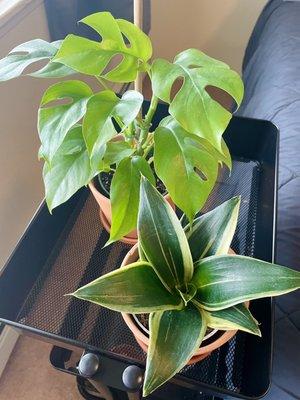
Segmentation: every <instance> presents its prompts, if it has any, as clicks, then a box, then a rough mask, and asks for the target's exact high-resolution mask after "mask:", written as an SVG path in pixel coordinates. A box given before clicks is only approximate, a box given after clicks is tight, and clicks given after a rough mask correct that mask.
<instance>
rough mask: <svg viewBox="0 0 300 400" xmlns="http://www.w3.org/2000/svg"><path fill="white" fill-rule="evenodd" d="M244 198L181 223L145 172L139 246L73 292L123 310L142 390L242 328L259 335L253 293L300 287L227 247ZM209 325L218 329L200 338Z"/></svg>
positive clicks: (296, 277) (296, 279)
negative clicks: (142, 358)
mask: <svg viewBox="0 0 300 400" xmlns="http://www.w3.org/2000/svg"><path fill="white" fill-rule="evenodd" d="M239 203H240V199H239V198H238V197H236V198H233V199H231V200H229V201H227V202H225V203H223V204H222V205H221V206H219V207H217V208H216V209H214V210H213V211H211V212H209V213H207V214H204V215H202V216H200V217H198V218H196V219H195V220H194V221H193V223H192V224H190V223H189V224H188V225H187V226H184V227H182V226H181V224H180V221H179V220H178V218H177V216H176V214H175V212H174V211H173V209H172V208H171V207H170V206H169V204H168V203H167V202H166V201H165V200H164V199H163V197H162V196H161V195H160V194H159V193H158V192H157V190H156V189H155V188H154V187H153V186H152V185H151V183H150V182H149V181H148V180H147V179H146V178H142V184H141V193H140V208H139V214H138V234H139V244H138V246H135V248H133V249H131V251H130V253H129V254H128V255H127V256H126V258H125V260H124V262H123V265H122V267H121V268H120V269H118V270H116V271H113V272H110V273H108V274H106V275H103V276H102V277H100V278H98V279H96V280H95V281H93V282H91V283H89V284H88V285H86V286H83V287H81V288H79V289H78V290H77V291H76V292H75V293H73V295H74V296H75V297H77V298H79V299H83V300H88V301H91V302H93V303H96V304H99V305H101V306H104V307H107V308H110V309H112V310H115V311H119V312H122V313H123V316H124V319H125V322H126V323H127V325H128V326H129V328H130V329H131V330H132V331H133V333H134V335H135V337H136V339H137V341H138V343H140V345H141V347H142V348H143V349H144V350H145V351H147V364H146V371H145V377H144V387H143V395H144V396H147V395H149V394H150V393H152V392H153V391H154V390H155V389H157V388H158V387H159V386H160V385H162V384H163V383H165V382H166V381H167V380H169V379H170V378H171V377H173V376H174V375H175V374H176V373H177V372H179V371H180V370H181V369H182V368H183V367H184V366H185V365H186V364H187V363H189V362H195V361H197V360H199V358H200V359H201V358H203V357H205V356H207V355H208V354H209V353H210V352H211V351H212V350H214V349H216V348H217V347H218V346H220V345H222V344H223V343H225V342H226V341H228V340H229V339H230V338H231V337H232V336H233V335H234V334H235V332H236V330H237V329H240V330H243V331H246V332H249V333H252V334H254V335H258V336H260V330H259V325H258V321H256V320H255V318H254V317H253V316H252V314H251V313H250V311H249V310H248V308H247V307H248V304H249V303H248V302H249V301H251V300H253V299H258V298H263V297H268V296H277V295H281V294H284V293H288V292H290V291H292V290H296V289H298V288H299V287H300V273H299V272H297V271H294V270H292V269H289V268H286V267H282V266H279V265H275V264H270V263H267V262H264V261H260V260H257V259H254V258H250V257H244V256H240V255H235V254H228V253H229V250H230V243H231V240H232V237H233V234H234V232H235V228H236V224H237V218H238V211H239ZM134 314H135V315H144V314H150V316H149V318H148V324H149V331H150V337H146V336H145V334H144V333H143V332H142V330H141V329H139V328H138V325H137V324H136V323H135V322H134V319H133V317H132V315H134ZM208 328H213V329H217V330H218V334H216V335H215V339H214V340H213V342H212V343H210V345H208V346H207V345H205V344H204V345H203V346H202V345H201V343H202V341H203V338H204V337H205V335H206V333H207V329H208ZM220 331H221V334H220ZM223 331H225V333H224V332H223Z"/></svg>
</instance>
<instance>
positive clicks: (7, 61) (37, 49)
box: [0, 39, 74, 81]
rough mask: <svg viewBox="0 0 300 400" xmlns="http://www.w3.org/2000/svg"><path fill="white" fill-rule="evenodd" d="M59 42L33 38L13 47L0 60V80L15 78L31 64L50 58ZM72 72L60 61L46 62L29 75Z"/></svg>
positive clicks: (52, 75) (56, 75)
mask: <svg viewBox="0 0 300 400" xmlns="http://www.w3.org/2000/svg"><path fill="white" fill-rule="evenodd" d="M60 43H61V42H60V41H57V42H53V43H48V42H46V41H45V40H42V39H35V40H30V41H29V42H26V43H23V44H20V45H19V46H17V47H15V48H14V49H13V50H11V52H10V53H9V55H8V56H6V57H4V58H3V59H2V60H0V81H7V80H9V79H13V78H17V77H18V76H20V75H22V73H23V72H24V70H25V69H26V68H27V67H28V66H30V65H31V64H34V63H36V62H38V61H42V60H50V59H52V58H53V57H54V56H55V54H56V53H57V50H58V48H59V47H60ZM73 73H74V71H73V70H71V69H70V68H68V67H66V66H64V65H62V64H60V63H48V64H47V65H46V66H45V67H42V68H41V69H39V70H38V71H36V72H34V73H31V74H29V75H31V76H36V77H44V78H58V77H62V76H67V75H70V74H73Z"/></svg>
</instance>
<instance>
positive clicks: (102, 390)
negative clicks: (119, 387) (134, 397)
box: [88, 379, 131, 400]
mask: <svg viewBox="0 0 300 400" xmlns="http://www.w3.org/2000/svg"><path fill="white" fill-rule="evenodd" d="M88 381H89V382H90V383H91V384H92V385H93V386H94V388H95V389H96V390H97V391H98V392H99V394H100V395H101V396H103V398H104V399H105V400H114V398H113V395H112V393H111V391H110V390H109V388H108V387H107V386H106V385H104V383H102V382H99V381H94V380H93V379H88ZM130 400H131V399H130Z"/></svg>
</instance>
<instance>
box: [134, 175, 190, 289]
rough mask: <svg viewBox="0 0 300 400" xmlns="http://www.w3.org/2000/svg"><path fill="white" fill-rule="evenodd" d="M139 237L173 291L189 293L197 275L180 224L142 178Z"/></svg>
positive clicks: (166, 204) (151, 259)
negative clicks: (190, 282) (189, 284)
mask: <svg viewBox="0 0 300 400" xmlns="http://www.w3.org/2000/svg"><path fill="white" fill-rule="evenodd" d="M138 234H139V241H140V242H141V246H142V249H143V251H144V253H145V255H146V258H147V260H148V261H149V262H150V263H151V264H152V265H153V268H154V269H155V271H156V273H157V274H158V276H159V277H160V278H161V280H162V282H164V284H165V286H166V287H168V288H169V289H174V288H175V287H177V288H178V289H182V291H185V289H186V288H187V283H188V282H189V280H190V279H191V278H192V275H193V271H194V268H193V261H192V256H191V252H190V249H189V246H188V242H187V239H186V236H185V233H184V231H183V228H182V227H181V225H180V222H179V220H178V218H177V216H176V214H175V212H174V211H173V209H172V208H171V206H170V205H169V204H168V203H167V202H166V200H164V198H163V197H162V196H161V195H160V194H159V192H158V191H157V190H156V189H155V188H154V187H153V186H152V185H151V183H150V182H149V181H148V180H147V179H142V184H141V195H140V208H139V214H138Z"/></svg>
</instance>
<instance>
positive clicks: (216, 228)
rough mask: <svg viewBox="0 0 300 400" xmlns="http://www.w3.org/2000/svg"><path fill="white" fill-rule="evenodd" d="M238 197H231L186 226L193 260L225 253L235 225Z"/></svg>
mask: <svg viewBox="0 0 300 400" xmlns="http://www.w3.org/2000/svg"><path fill="white" fill-rule="evenodd" d="M239 208H240V197H233V198H232V199H230V200H228V201H225V203H223V204H221V205H220V206H219V207H216V208H215V209H214V210H212V211H209V212H207V213H205V214H203V215H201V216H200V217H198V218H196V219H195V220H194V221H193V225H192V230H191V229H190V227H189V225H187V226H186V228H185V231H186V236H187V238H188V242H189V246H190V250H191V253H192V257H193V261H194V262H195V261H198V260H200V259H201V258H204V257H209V256H213V255H222V254H227V253H228V250H229V247H230V244H231V241H232V238H233V235H234V232H235V229H236V225H237V220H238V215H239Z"/></svg>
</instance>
